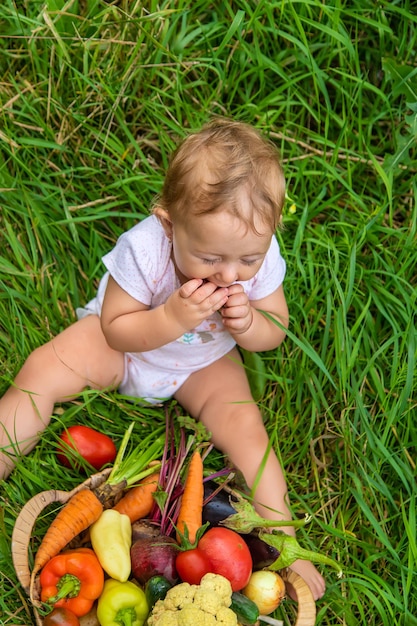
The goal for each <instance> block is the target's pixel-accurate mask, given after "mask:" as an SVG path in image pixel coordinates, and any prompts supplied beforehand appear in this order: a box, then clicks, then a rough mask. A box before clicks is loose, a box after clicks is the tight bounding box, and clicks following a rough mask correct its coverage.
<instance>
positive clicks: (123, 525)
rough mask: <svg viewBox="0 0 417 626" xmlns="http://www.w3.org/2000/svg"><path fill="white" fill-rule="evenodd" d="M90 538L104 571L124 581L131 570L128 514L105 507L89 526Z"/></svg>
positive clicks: (115, 578)
mask: <svg viewBox="0 0 417 626" xmlns="http://www.w3.org/2000/svg"><path fill="white" fill-rule="evenodd" d="M90 539H91V545H92V546H93V550H94V552H95V553H96V556H97V558H98V560H99V561H100V564H101V567H102V568H103V569H104V571H105V572H106V573H107V574H108V575H109V576H110V577H111V578H113V579H114V580H118V581H119V582H125V581H126V580H127V579H128V578H129V576H130V571H131V561H130V547H131V545H132V526H131V524H130V519H129V518H128V516H127V515H124V514H123V513H119V512H118V511H115V510H114V509H106V510H105V511H103V513H102V514H101V515H100V517H99V518H98V520H97V521H96V522H94V524H93V525H92V526H91V528H90Z"/></svg>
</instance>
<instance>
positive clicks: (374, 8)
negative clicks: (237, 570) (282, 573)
mask: <svg viewBox="0 0 417 626" xmlns="http://www.w3.org/2000/svg"><path fill="white" fill-rule="evenodd" d="M413 4H414V3H412V2H411V1H410V0H404V1H403V2H388V1H386V0H381V1H380V2H373V1H370V0H361V1H359V0H353V1H352V2H343V1H342V0H333V1H332V2H330V3H324V2H320V1H319V0H309V1H303V2H296V1H293V2H290V1H289V0H282V1H280V2H265V1H263V0H260V1H259V2H256V3H252V2H248V1H245V0H240V1H238V2H231V1H229V2H222V3H209V2H203V1H202V0H196V2H193V3H191V5H190V3H188V2H184V1H183V0H179V1H178V2H175V3H174V2H159V3H157V2H154V1H153V0H152V1H148V2H130V1H128V0H120V2H117V3H106V2H104V1H102V0H96V1H91V2H85V1H81V0H80V1H79V2H77V1H75V0H73V1H71V0H70V1H69V2H67V3H65V8H64V12H63V13H60V12H59V11H60V9H62V8H63V6H64V2H63V1H62V0H54V1H53V0H49V1H48V2H40V1H37V0H33V1H31V2H28V1H17V0H5V1H4V2H3V3H2V5H1V8H0V155H1V159H0V204H1V213H0V281H1V289H0V319H1V323H0V360H1V371H2V379H1V389H0V391H4V390H5V389H6V387H7V384H8V382H9V381H10V380H12V379H13V377H14V375H15V374H16V372H17V371H18V369H19V367H20V365H21V364H22V363H23V360H24V358H25V357H26V356H27V354H28V353H29V352H30V351H31V350H33V349H34V348H35V347H36V346H38V345H39V344H41V343H43V342H44V341H46V340H47V339H48V338H50V337H51V336H53V335H55V334H56V333H57V332H59V331H60V330H61V329H63V328H64V327H66V326H67V325H68V324H69V323H70V322H71V321H73V320H74V319H75V308H76V307H77V306H80V305H82V304H83V303H85V301H86V300H87V299H88V298H90V297H91V296H92V295H93V294H94V291H95V288H96V286H97V282H98V279H99V278H100V276H101V274H102V271H103V270H102V265H101V261H100V259H101V256H102V255H103V254H104V253H105V252H106V251H107V250H109V248H110V247H111V246H112V245H113V244H114V242H115V240H116V238H117V236H118V235H119V234H120V233H121V232H122V231H123V230H125V229H127V228H129V227H130V226H132V225H133V224H134V223H135V222H136V221H137V220H138V219H141V218H142V217H143V216H145V215H147V213H148V210H149V206H150V204H151V202H152V200H153V198H154V197H155V195H156V194H157V193H158V191H159V189H160V187H161V183H162V180H163V173H164V169H165V166H166V164H167V159H168V155H169V153H170V151H171V149H172V148H173V147H174V145H175V144H176V142H177V141H178V139H179V138H181V137H183V136H184V134H185V133H186V132H187V131H188V130H189V129H192V128H197V127H199V126H200V125H201V124H202V123H203V122H205V121H206V120H207V119H208V117H209V116H210V115H211V114H226V115H230V116H234V117H236V118H238V119H241V120H244V121H247V122H250V123H252V124H254V125H255V126H257V127H258V128H260V129H261V130H263V131H264V132H265V133H267V134H268V135H269V136H270V137H271V138H272V139H273V140H274V141H275V142H276V144H277V145H278V147H279V148H280V151H281V154H282V158H283V163H284V167H285V173H286V177H287V181H288V196H289V199H288V203H287V206H286V211H285V217H284V225H285V228H284V230H283V231H282V232H280V233H279V239H280V243H281V247H282V250H283V253H284V255H285V257H286V259H287V263H288V276H287V280H286V293H287V299H288V303H289V307H290V312H291V327H290V333H289V336H288V338H287V339H286V341H285V342H284V344H283V346H282V347H281V348H280V349H279V350H277V351H276V352H272V353H267V354H262V355H260V357H261V362H260V364H261V365H262V367H263V368H264V371H265V377H264V378H261V379H259V375H256V374H255V373H252V374H250V375H251V377H252V378H254V379H255V378H256V381H255V382H257V383H258V386H259V381H260V380H261V383H262V385H263V389H262V397H261V400H260V403H261V406H262V408H263V411H264V414H265V419H266V422H267V427H268V430H269V432H270V434H271V437H272V438H273V441H274V445H276V447H277V449H278V450H279V454H280V456H281V458H282V462H283V464H284V466H285V468H286V471H287V475H288V482H289V486H290V491H291V498H292V502H293V508H294V513H295V514H299V515H302V514H303V513H304V512H309V513H311V514H312V516H313V520H312V522H311V523H310V525H309V526H307V527H306V529H305V530H304V531H300V532H299V540H300V543H302V544H303V545H305V546H306V547H316V548H317V549H319V550H321V551H323V552H325V553H326V554H328V555H329V556H331V557H332V558H335V559H336V560H338V561H339V562H340V563H341V564H342V566H343V569H344V574H345V575H344V578H342V579H337V578H336V576H335V575H334V572H333V571H330V570H325V572H324V573H325V575H326V578H327V582H328V591H327V593H326V595H325V597H324V598H323V600H321V601H320V602H318V604H317V609H318V618H317V624H322V625H328V624H346V625H348V626H353V625H354V624H370V625H372V624H374V625H375V626H381V625H384V626H385V625H386V626H392V625H393V624H400V625H404V626H410V625H412V624H417V617H416V616H417V600H416V594H415V591H414V585H413V582H414V579H413V577H414V571H415V570H416V568H417V539H416V513H415V510H416V497H417V488H416V447H417V429H416V426H415V418H416V414H417V409H416V407H417V399H416V394H415V388H416V330H415V326H416V314H415V311H416V308H417V307H416V295H415V294H416V272H415V267H416V261H417V253H416V224H417V208H416V207H417V202H416V196H417V193H416V191H417V184H416V180H417V177H416V174H417V155H416V149H415V144H416V137H417V58H416V52H415V51H416V49H417V17H416V15H415V11H413V10H412V7H413ZM293 204H294V205H295V207H296V209H295V212H294V210H293V209H291V211H290V207H291V205H293ZM256 363H258V365H256V368H257V370H259V368H260V364H259V362H258V361H256V362H255V364H256ZM248 367H249V366H248ZM138 413H139V414H140V415H141V417H140V424H141V426H140V428H139V427H138V431H137V434H136V436H138V437H139V436H140V435H141V433H142V432H143V434H147V433H148V432H149V430H151V429H152V427H153V423H154V422H156V423H157V424H160V423H161V420H163V419H164V415H163V410H162V409H161V408H156V409H150V410H148V411H145V412H143V411H140V410H138V409H137V407H135V406H132V405H131V404H129V403H128V402H127V401H126V399H124V398H122V397H120V396H118V395H117V394H99V395H97V394H95V393H86V394H85V395H84V396H83V397H82V398H80V399H79V401H77V402H74V403H70V404H68V405H65V406H62V407H58V408H57V411H56V415H55V416H54V419H53V420H52V422H51V426H50V427H49V428H48V430H47V431H46V432H45V433H44V435H43V436H42V439H41V442H40V444H39V445H38V447H37V448H36V449H35V450H34V451H33V452H32V454H30V455H29V456H28V457H26V458H25V459H24V460H23V461H22V462H21V463H20V465H19V466H18V467H17V469H16V470H15V472H14V473H13V474H12V475H11V476H10V478H9V479H8V480H7V481H6V482H3V483H1V484H0V531H1V532H0V565H1V566H0V615H1V616H2V617H1V618H0V623H1V624H4V625H9V624H10V625H11V624H13V625H14V624H17V625H26V624H30V623H34V622H33V617H32V616H31V612H30V607H29V605H28V601H27V599H26V598H25V596H24V593H23V592H22V590H21V588H20V586H19V584H18V583H17V579H16V575H15V572H14V570H13V567H12V564H11V561H10V549H11V546H10V537H11V532H12V528H13V524H14V520H15V518H16V515H17V513H18V511H19V509H20V507H21V506H22V505H23V504H24V503H25V502H26V501H27V500H28V499H29V498H30V497H31V496H32V495H34V494H36V493H38V492H39V491H41V490H43V489H48V488H53V487H56V488H64V489H70V488H71V487H73V486H74V485H76V484H77V483H78V482H79V481H80V477H79V476H78V475H77V474H76V473H71V472H63V471H62V469H61V468H60V467H59V466H58V465H57V464H56V462H55V458H54V454H53V451H52V450H53V444H54V442H55V440H56V437H57V434H58V433H59V431H60V429H61V428H62V424H63V422H65V423H66V424H69V423H76V422H77V423H86V424H90V425H92V426H93V427H96V428H98V429H104V430H106V432H108V433H109V434H111V435H112V436H113V437H114V439H115V440H116V441H117V442H120V440H121V438H122V435H123V432H124V430H125V428H126V427H127V424H128V423H130V421H131V420H132V419H135V418H137V415H138ZM217 460H218V459H217V458H215V461H216V462H217ZM51 468H52V469H51ZM292 610H293V609H292V608H291V607H289V608H288V609H287V613H288V616H289V617H287V618H285V619H286V620H287V622H286V623H294V617H293V614H292ZM282 613H283V612H282V610H279V611H278V612H277V616H282Z"/></svg>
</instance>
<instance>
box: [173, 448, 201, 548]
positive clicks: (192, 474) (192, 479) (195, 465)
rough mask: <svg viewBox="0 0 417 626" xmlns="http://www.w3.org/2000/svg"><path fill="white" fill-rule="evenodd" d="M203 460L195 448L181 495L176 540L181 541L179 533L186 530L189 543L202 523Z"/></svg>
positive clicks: (183, 532)
mask: <svg viewBox="0 0 417 626" xmlns="http://www.w3.org/2000/svg"><path fill="white" fill-rule="evenodd" d="M203 501H204V486H203V460H202V458H201V455H200V452H199V451H198V450H196V451H195V452H194V454H193V456H192V457H191V461H190V464H189V467H188V473H187V478H186V480H185V485H184V493H183V494H182V497H181V505H180V510H179V514H178V520H177V531H179V532H177V541H178V542H180V541H181V533H182V534H183V535H184V534H185V529H186V528H187V531H188V538H189V540H190V542H191V543H194V541H195V539H196V533H197V530H198V529H199V528H200V527H201V525H202V523H203Z"/></svg>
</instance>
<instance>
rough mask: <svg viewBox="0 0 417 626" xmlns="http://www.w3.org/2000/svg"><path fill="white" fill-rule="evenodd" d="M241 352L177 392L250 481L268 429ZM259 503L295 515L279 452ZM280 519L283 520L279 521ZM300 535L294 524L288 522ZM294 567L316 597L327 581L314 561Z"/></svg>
mask: <svg viewBox="0 0 417 626" xmlns="http://www.w3.org/2000/svg"><path fill="white" fill-rule="evenodd" d="M239 361H240V359H239V355H238V352H237V351H236V350H233V351H232V353H230V355H228V356H225V357H223V358H222V359H220V360H219V361H216V363H213V364H212V365H209V366H208V367H206V368H204V369H202V370H200V371H199V372H195V373H194V374H192V375H191V376H190V378H189V379H188V380H187V381H186V382H185V383H184V384H183V385H182V387H181V388H180V389H179V391H178V392H177V394H176V395H175V397H176V399H177V400H178V402H179V403H180V404H181V405H182V406H183V407H184V408H185V409H186V410H187V411H189V413H190V414H191V415H193V416H194V417H195V418H198V419H200V420H201V421H202V422H203V424H204V425H205V426H206V428H207V429H208V430H209V431H210V432H211V433H212V441H213V443H214V445H215V446H216V447H217V448H219V449H220V450H222V452H224V453H225V454H226V455H227V456H228V457H229V459H230V460H231V462H232V463H233V464H234V465H235V466H236V467H237V468H238V469H239V470H240V471H241V472H242V474H243V476H244V478H245V480H246V482H247V484H248V485H249V487H252V485H253V484H254V483H255V480H256V479H257V477H258V472H259V471H260V468H261V466H262V464H263V463H264V457H265V454H266V451H267V448H268V435H267V432H266V430H265V427H264V424H263V420H262V416H261V414H260V411H259V409H258V407H257V405H256V403H255V402H254V400H253V398H252V395H251V392H250V389H249V384H248V381H247V377H246V374H245V370H244V368H243V367H242V365H241V364H240V362H239ZM255 500H256V509H257V511H258V512H259V513H260V515H262V516H263V517H265V518H267V519H276V520H277V521H279V520H290V519H291V513H290V510H289V508H288V504H287V485H286V482H285V478H284V474H283V471H282V468H281V465H280V463H279V461H278V458H277V456H276V454H275V452H274V451H273V450H271V451H270V452H269V455H268V458H267V460H266V463H265V466H264V468H263V470H262V474H261V477H260V480H259V483H258V486H257V488H256V492H255ZM278 526H279V524H277V527H278ZM283 530H284V531H285V532H287V533H288V534H292V535H294V532H295V531H294V529H293V528H292V527H283ZM292 569H294V571H296V572H297V573H298V574H300V575H301V576H302V577H303V578H304V579H305V580H306V582H307V584H308V585H309V586H310V588H311V591H312V593H313V596H314V598H315V599H317V598H320V597H321V596H322V595H323V593H324V591H325V583H324V579H323V578H322V576H321V575H320V574H319V572H318V571H317V569H316V568H315V567H314V565H313V564H312V563H310V562H309V561H296V562H295V563H294V564H293V566H292Z"/></svg>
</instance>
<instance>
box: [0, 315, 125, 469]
mask: <svg viewBox="0 0 417 626" xmlns="http://www.w3.org/2000/svg"><path fill="white" fill-rule="evenodd" d="M123 367H124V366H123V354H121V353H120V352H116V351H115V350H112V349H111V348H109V346H108V345H107V343H106V340H105V338H104V335H103V333H102V331H101V327H100V321H99V319H98V317H97V316H95V315H91V316H88V317H86V318H84V319H82V320H80V321H78V322H76V323H75V324H73V325H72V326H69V327H68V328H67V329H66V330H64V331H63V332H62V333H60V334H59V335H58V336H57V337H55V338H54V339H52V340H51V341H49V342H48V343H46V344H45V345H43V346H41V347H40V348H37V349H36V350H34V352H32V354H30V355H29V357H28V358H27V360H26V361H25V363H24V365H23V367H22V369H21V370H20V372H19V373H18V375H17V376H16V379H15V381H14V384H13V385H12V386H11V387H10V388H9V389H8V390H7V391H6V393H5V395H4V396H3V397H2V398H1V399H0V450H1V449H2V448H3V449H4V451H5V452H6V453H5V454H3V453H2V452H0V478H4V477H6V476H7V475H8V474H9V473H10V471H11V470H12V469H13V467H14V462H13V456H14V453H18V454H27V453H28V452H29V451H30V450H32V448H33V447H34V446H35V445H36V442H37V440H38V434H39V432H40V431H42V430H44V429H45V428H46V426H47V425H48V424H49V420H50V416H51V413H52V411H53V408H54V404H55V403H56V402H63V401H65V400H69V399H71V398H73V397H75V396H77V395H78V394H79V393H80V392H81V391H82V390H83V389H85V388H86V387H92V388H95V389H104V388H107V387H115V386H117V384H118V383H119V382H120V381H121V379H122V377H123ZM9 455H12V458H11V457H10V456H9Z"/></svg>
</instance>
